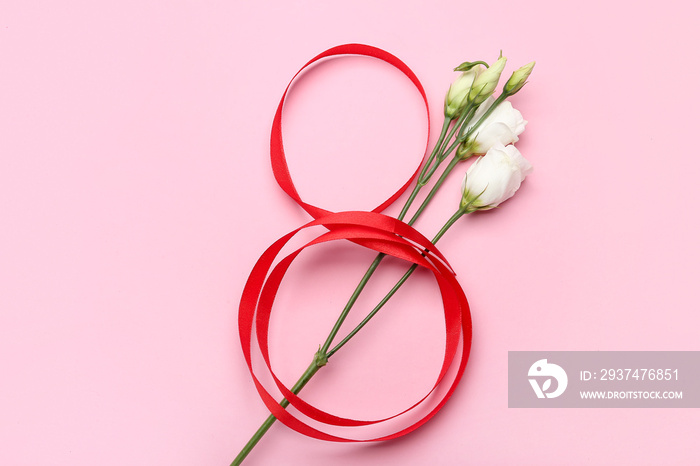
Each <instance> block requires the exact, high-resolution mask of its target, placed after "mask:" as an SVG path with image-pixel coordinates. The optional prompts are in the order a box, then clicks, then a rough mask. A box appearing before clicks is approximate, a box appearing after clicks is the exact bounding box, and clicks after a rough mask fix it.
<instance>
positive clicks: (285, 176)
mask: <svg viewBox="0 0 700 466" xmlns="http://www.w3.org/2000/svg"><path fill="white" fill-rule="evenodd" d="M342 54H355V55H367V56H372V57H376V58H379V59H382V60H384V61H386V62H387V63H389V64H391V65H393V66H395V67H397V68H398V69H400V70H401V71H402V72H403V73H404V74H406V76H408V77H409V78H410V79H411V81H412V82H413V83H414V84H415V86H416V88H417V89H418V91H419V92H420V93H421V96H422V97H423V100H424V101H425V103H426V110H427V98H426V96H425V92H424V91H423V88H422V86H421V84H420V82H419V81H418V78H416V76H415V75H414V74H413V72H412V71H411V70H410V69H409V68H408V67H407V66H406V65H405V64H404V63H403V62H402V61H401V60H399V59H398V58H396V57H395V56H393V55H391V54H390V53H388V52H385V51H383V50H381V49H378V48H375V47H370V46H367V45H361V44H347V45H341V46H338V47H334V48H331V49H329V50H327V51H325V52H323V53H321V54H319V55H317V56H316V57H314V58H313V59H312V60H311V61H309V62H308V63H307V64H306V65H304V67H302V69H301V70H299V72H298V73H297V74H296V75H295V76H294V77H295V78H296V76H297V75H298V74H299V73H300V72H301V71H302V70H303V69H304V68H306V67H307V66H309V65H310V64H312V63H314V62H315V61H317V60H320V59H322V58H324V57H329V56H332V55H342ZM292 81H294V78H293V79H292ZM289 86H291V82H290V84H289ZM289 86H287V90H285V93H284V95H283V97H282V100H281V101H280V104H279V106H278V108H277V113H276V114H275V119H274V122H273V127H272V138H271V142H270V152H271V159H272V169H273V172H274V174H275V178H276V179H277V182H278V183H279V185H280V186H281V187H282V189H283V190H284V191H285V192H286V193H287V194H288V195H289V196H290V197H291V198H292V199H294V200H295V201H296V202H297V203H298V204H299V205H300V206H301V207H302V208H304V209H305V210H306V211H307V212H308V213H309V214H311V215H312V216H313V217H314V218H315V220H313V221H311V222H309V223H308V224H306V225H304V226H302V227H300V228H298V229H296V230H294V231H292V232H291V233H289V234H287V235H285V236H283V237H282V238H280V239H278V240H277V241H276V242H275V243H273V244H272V245H271V246H270V247H269V248H268V249H267V250H266V251H265V252H264V253H263V255H262V256H261V257H260V259H259V260H258V262H257V263H256V264H255V267H254V268H253V270H252V272H251V274H250V276H249V278H248V281H247V283H246V286H245V288H244V290H243V295H242V297H241V304H240V308H239V316H238V329H239V335H240V338H241V345H242V347H243V354H244V356H245V359H246V363H247V365H248V369H249V370H250V373H251V375H252V377H253V381H254V383H255V386H256V388H257V390H258V393H259V394H260V396H261V398H262V400H263V402H264V403H265V405H266V406H267V407H268V409H269V410H270V412H271V413H272V414H273V415H274V416H275V417H276V418H277V419H278V420H279V421H281V422H282V423H284V424H285V425H287V426H288V427H290V428H292V429H294V430H296V431H297V432H300V433H302V434H305V435H308V436H310V437H314V438H317V439H322V440H332V441H342V442H355V441H377V440H388V439H393V438H397V437H400V436H402V435H405V434H407V433H409V432H411V431H413V430H415V429H417V428H418V427H420V426H421V425H422V424H424V423H425V422H427V421H428V420H429V419H430V418H432V417H433V416H434V415H435V413H437V411H438V410H440V408H442V406H444V404H445V403H446V402H447V400H448V399H449V397H450V396H451V395H452V393H453V392H454V390H455V388H456V386H457V384H458V382H459V380H460V378H461V377H462V374H463V373H464V369H465V367H466V364H467V359H468V356H469V350H470V348H471V338H472V329H471V315H470V313H469V304H468V303H467V299H466V296H465V295H464V292H463V290H462V288H461V287H460V285H459V283H458V282H457V280H456V278H455V277H454V273H453V271H452V270H451V268H450V267H449V265H448V263H447V261H446V259H445V258H444V256H443V255H442V254H441V253H440V252H439V251H438V250H437V248H436V247H435V245H433V244H432V243H431V242H430V241H429V240H428V239H427V238H425V237H424V236H423V235H422V234H420V233H419V232H418V231H417V230H415V229H414V228H412V227H410V226H409V225H407V224H406V223H403V222H401V221H399V220H397V219H394V218H392V217H388V216H385V215H383V214H380V213H378V212H380V211H382V210H383V209H385V208H386V207H387V206H388V205H390V204H391V203H392V202H394V201H395V200H396V199H397V198H398V197H399V196H400V195H401V194H402V193H403V192H404V191H405V190H406V188H407V187H408V186H409V185H410V184H411V182H412V181H413V179H414V178H415V176H416V175H417V174H418V170H419V169H420V166H419V168H418V169H417V170H416V172H415V173H414V174H413V176H412V177H411V178H410V179H409V180H408V181H407V182H406V183H405V184H404V185H403V186H402V187H401V188H399V190H398V191H397V192H396V193H395V194H393V195H392V196H391V197H390V198H389V199H387V200H386V201H385V202H383V203H382V204H380V205H379V206H378V207H377V208H376V209H374V211H372V212H339V213H333V212H330V211H328V210H325V209H322V208H319V207H316V206H314V205H311V204H308V203H306V202H304V201H303V200H302V199H301V197H300V196H299V194H298V193H297V191H296V189H295V187H294V184H293V182H292V179H291V176H290V174H289V170H288V168H287V163H286V159H285V154H284V148H283V144H282V130H281V128H282V127H281V125H282V107H283V104H284V101H285V98H286V95H287V92H288V91H289ZM319 225H320V226H323V227H326V228H327V229H328V231H327V232H325V233H322V234H320V235H319V236H318V237H316V238H315V239H313V240H311V241H309V242H308V243H306V244H304V245H303V246H301V247H300V248H298V249H296V250H295V251H293V252H291V253H290V254H288V255H287V256H285V257H284V258H282V259H281V260H279V261H276V259H277V257H278V255H279V254H280V252H281V251H282V249H283V247H284V246H285V245H286V244H287V243H288V242H289V241H290V240H291V239H292V238H293V237H294V236H295V235H296V234H297V233H298V232H300V231H302V230H304V229H307V228H311V227H314V226H319ZM337 240H350V241H352V242H353V243H356V244H359V245H361V246H364V247H366V248H369V249H372V250H375V251H377V252H381V253H384V254H387V255H391V256H394V257H397V258H400V259H403V260H406V261H408V262H412V263H415V264H418V265H419V266H421V267H425V268H426V269H428V270H430V271H431V272H432V273H433V275H434V276H435V279H436V281H437V284H438V287H439V289H440V293H441V296H442V301H443V307H444V316H445V330H446V333H445V354H444V358H443V362H442V367H441V370H440V373H439V375H438V377H437V378H436V380H435V383H434V385H433V387H432V388H431V390H429V391H428V393H426V394H425V396H423V397H422V398H420V399H419V400H417V401H416V402H415V403H414V404H413V405H411V406H410V407H408V408H406V409H404V410H403V411H401V412H399V413H397V414H394V415H393V416H390V417H387V418H384V419H376V420H355V419H348V418H342V417H338V416H335V415H332V414H330V413H327V412H325V411H322V410H320V409H318V408H315V407H314V406H312V405H310V404H308V403H307V402H305V401H304V400H303V399H301V398H300V397H298V396H297V395H295V394H293V393H292V392H291V391H290V390H289V389H288V388H287V387H285V386H284V384H283V383H282V382H281V381H280V380H279V379H278V378H277V376H276V374H275V373H274V371H273V369H272V367H271V364H270V356H269V349H268V329H269V324H270V318H271V315H272V306H273V303H274V300H275V295H276V293H277V290H278V289H279V286H280V284H281V282H282V279H283V277H284V275H285V274H286V272H287V270H288V268H289V266H290V265H291V263H292V262H293V261H294V259H296V257H297V256H298V255H299V254H300V253H301V252H302V251H303V250H304V249H305V248H307V247H310V246H314V245H317V244H321V243H325V242H329V241H337ZM426 251H428V252H426ZM275 262H276V265H274V264H275ZM273 265H274V267H273ZM254 327H255V339H256V340H257V341H258V345H259V348H260V352H261V355H262V358H263V360H264V362H265V364H266V366H267V370H268V371H269V373H270V375H271V376H272V379H273V380H274V382H275V384H276V385H277V387H278V389H279V390H280V391H281V393H282V394H283V395H284V397H285V398H286V399H287V400H289V402H290V403H291V404H292V406H294V407H296V408H297V409H298V410H299V412H300V413H302V414H304V415H306V416H308V417H309V418H311V419H314V420H316V421H318V422H321V423H324V424H327V425H331V426H357V427H359V426H367V425H372V424H377V423H381V422H384V421H387V420H389V419H393V418H396V417H397V416H401V415H402V414H405V413H407V412H408V411H411V410H413V409H415V408H417V407H419V406H421V405H422V404H423V403H424V402H425V401H426V400H427V398H428V397H429V396H430V395H431V394H432V393H433V392H434V391H435V390H436V389H437V387H438V386H439V385H440V384H441V383H442V382H443V381H444V378H445V376H446V374H447V372H448V370H449V368H450V367H452V366H453V364H454V363H455V360H456V363H457V364H458V368H457V373H456V375H455V377H454V379H452V382H451V384H450V386H449V388H448V390H447V391H446V392H445V394H444V395H443V396H442V398H441V399H440V400H439V401H438V402H437V403H436V404H435V406H434V407H433V408H432V409H431V410H430V411H429V412H428V413H427V414H425V415H424V416H423V417H422V418H421V419H419V420H418V421H416V422H414V423H413V424H411V425H409V426H408V427H405V428H403V429H401V430H399V431H397V432H395V433H393V434H391V435H386V436H383V437H379V438H373V439H368V440H357V439H350V438H345V437H339V436H336V435H331V434H328V433H326V432H322V431H320V430H318V429H316V428H314V427H311V426H310V425H308V424H307V423H305V422H304V421H302V420H301V419H299V418H297V417H295V416H294V415H292V414H291V413H289V412H288V411H287V410H286V409H284V408H282V407H281V406H280V405H279V403H278V402H277V401H276V400H275V398H274V397H273V396H272V395H271V394H270V393H269V392H268V391H267V389H266V388H265V387H264V386H263V384H262V383H261V382H260V380H259V379H258V377H257V376H256V374H255V370H254V368H253V364H252V352H251V351H252V348H251V344H252V341H253V328H254ZM460 350H461V351H460Z"/></svg>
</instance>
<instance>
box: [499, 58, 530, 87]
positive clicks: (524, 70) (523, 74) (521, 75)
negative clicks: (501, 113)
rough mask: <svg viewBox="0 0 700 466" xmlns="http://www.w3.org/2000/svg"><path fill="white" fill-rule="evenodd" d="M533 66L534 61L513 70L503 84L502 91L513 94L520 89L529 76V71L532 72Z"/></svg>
mask: <svg viewBox="0 0 700 466" xmlns="http://www.w3.org/2000/svg"><path fill="white" fill-rule="evenodd" d="M534 67H535V62H534V61H533V62H530V63H528V64H527V65H525V66H521V67H520V68H518V69H517V70H515V71H514V72H513V74H512V75H511V77H510V79H509V80H508V82H507V83H506V85H505V86H503V92H504V93H506V94H508V95H513V94H515V93H516V92H518V91H519V90H520V89H522V88H523V86H524V85H525V83H527V78H528V77H529V76H530V73H532V69H533V68H534Z"/></svg>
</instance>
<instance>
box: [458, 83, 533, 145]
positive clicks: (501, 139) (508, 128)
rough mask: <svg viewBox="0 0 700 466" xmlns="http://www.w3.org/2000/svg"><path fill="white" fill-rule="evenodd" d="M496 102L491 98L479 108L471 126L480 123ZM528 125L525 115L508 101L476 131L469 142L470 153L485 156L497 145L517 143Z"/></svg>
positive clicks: (496, 109) (497, 108) (492, 113)
mask: <svg viewBox="0 0 700 466" xmlns="http://www.w3.org/2000/svg"><path fill="white" fill-rule="evenodd" d="M495 100H496V99H494V98H493V97H489V98H488V99H487V100H486V101H485V102H484V103H483V104H481V105H480V106H479V108H478V109H477V111H476V113H475V114H474V118H472V122H473V123H472V125H471V126H473V125H474V124H475V123H476V122H477V121H479V119H480V118H481V117H482V116H483V115H484V113H486V110H488V109H489V108H490V107H491V105H493V103H494V101H495ZM526 124H527V121H526V120H525V119H524V118H523V115H522V114H521V113H520V112H519V111H518V110H516V109H514V108H513V105H512V104H511V103H510V102H508V101H507V100H506V101H504V102H502V103H501V104H500V105H499V106H498V107H496V108H495V109H494V111H493V112H491V114H490V115H489V116H488V117H486V119H485V120H484V122H483V123H482V124H481V125H479V127H478V128H477V129H476V130H474V135H473V136H472V137H471V138H470V141H467V145H468V147H469V151H470V152H471V153H472V154H484V153H486V152H487V151H488V150H489V149H490V148H491V147H493V146H494V145H495V144H497V143H500V144H502V145H504V146H507V145H508V144H512V143H514V142H517V141H518V136H520V135H521V134H522V132H523V131H525V125H526ZM471 126H470V129H471Z"/></svg>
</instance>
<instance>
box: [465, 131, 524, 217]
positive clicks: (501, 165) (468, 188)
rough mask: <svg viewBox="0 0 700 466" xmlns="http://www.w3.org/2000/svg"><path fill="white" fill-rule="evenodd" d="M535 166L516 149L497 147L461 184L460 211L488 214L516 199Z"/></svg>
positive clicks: (470, 170) (477, 164) (471, 169)
mask: <svg viewBox="0 0 700 466" xmlns="http://www.w3.org/2000/svg"><path fill="white" fill-rule="evenodd" d="M531 172H532V165H531V164H530V162H528V161H527V160H526V159H525V157H523V156H522V155H521V154H520V152H519V151H518V149H516V148H515V146H513V145H509V146H503V145H502V144H500V143H497V144H496V145H494V146H493V147H492V148H491V149H490V150H489V151H488V152H487V153H486V155H484V156H483V157H479V158H478V159H476V160H475V161H474V163H473V164H472V165H471V166H470V167H469V170H467V174H466V175H465V176H464V181H463V182H462V201H461V202H460V208H461V209H464V211H465V212H474V211H477V210H488V209H493V208H494V207H496V206H498V205H499V204H501V203H502V202H503V201H505V200H508V199H510V198H511V197H513V194H515V192H516V191H517V190H518V189H519V188H520V185H521V184H522V182H523V180H524V179H525V177H526V176H527V175H529V174H530V173H531Z"/></svg>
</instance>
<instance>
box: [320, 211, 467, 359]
mask: <svg viewBox="0 0 700 466" xmlns="http://www.w3.org/2000/svg"><path fill="white" fill-rule="evenodd" d="M465 213H466V212H465V211H464V210H463V209H459V210H458V211H457V212H456V213H455V214H454V215H453V216H452V217H450V219H449V220H448V221H447V223H445V225H443V227H442V228H441V229H440V231H439V232H438V234H437V235H435V237H434V238H433V239H432V241H431V243H433V244H435V243H437V242H438V241H440V238H442V236H443V235H444V234H445V233H446V232H447V230H449V229H450V227H451V226H452V225H454V224H455V222H456V221H457V220H459V218H460V217H461V216H462V215H464V214H465ZM423 255H425V253H424V254H423ZM417 268H418V264H413V265H412V266H411V267H410V268H409V269H408V270H407V271H406V273H405V274H403V276H402V277H401V278H400V279H399V281H398V282H396V284H395V285H394V287H393V288H392V289H391V290H390V291H389V292H388V293H387V294H386V296H384V297H383V298H382V300H381V301H379V304H377V305H376V306H375V308H374V309H372V311H371V312H370V313H369V314H367V317H365V318H364V320H362V322H360V323H359V324H358V325H357V327H355V328H354V329H353V330H352V331H351V332H350V333H348V334H347V336H346V337H345V338H343V339H342V341H341V342H340V343H338V344H337V345H336V346H335V347H334V348H333V349H332V350H330V351H329V352H328V354H327V357H328V358H330V357H331V356H333V355H334V354H335V353H336V352H337V351H338V350H339V349H340V348H342V347H343V345H345V343H347V342H348V341H350V339H351V338H352V337H354V336H355V334H356V333H357V332H359V331H360V330H361V329H362V327H364V326H365V325H366V324H367V322H369V321H370V320H371V319H372V317H374V316H375V315H376V314H377V312H379V310H380V309H381V308H382V307H384V305H385V304H386V303H387V302H388V301H389V300H390V299H391V297H392V296H394V294H396V292H397V291H398V290H399V288H401V286H402V285H403V284H404V283H405V282H406V280H408V277H410V276H411V274H413V272H414V271H415V270H416V269H417Z"/></svg>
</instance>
